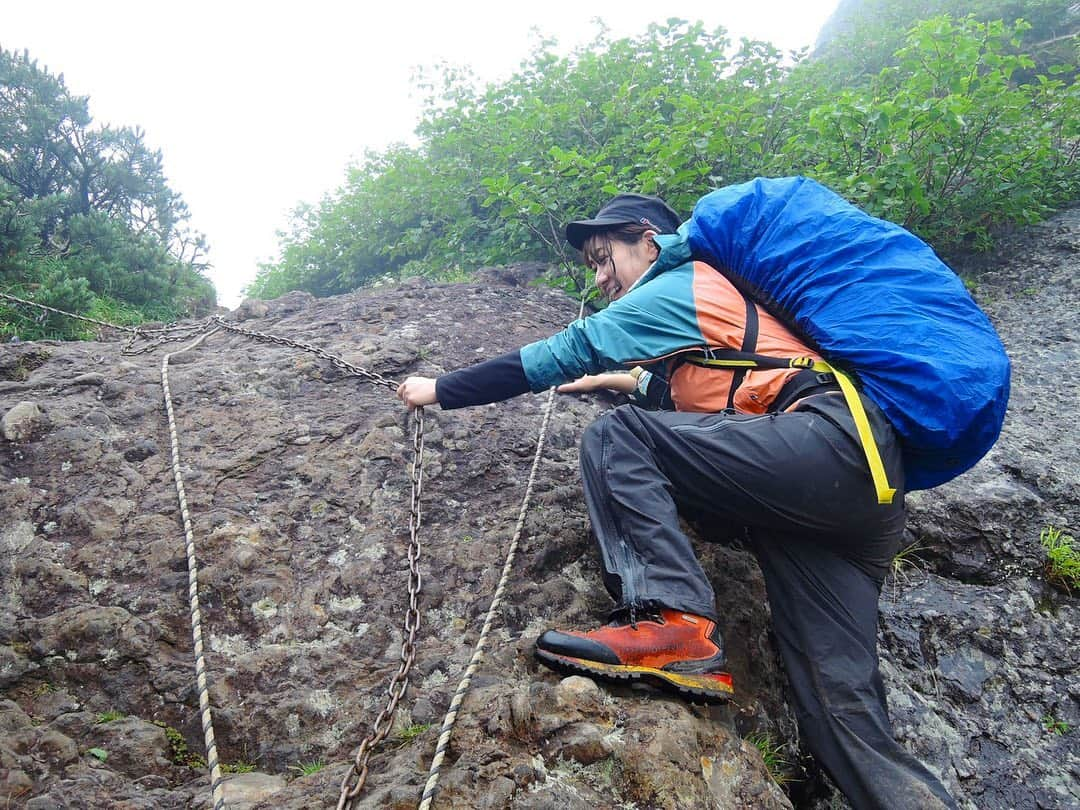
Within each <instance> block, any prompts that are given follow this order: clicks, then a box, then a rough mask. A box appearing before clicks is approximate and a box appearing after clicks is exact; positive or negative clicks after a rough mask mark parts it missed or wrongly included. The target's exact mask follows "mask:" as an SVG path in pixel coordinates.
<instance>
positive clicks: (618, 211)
mask: <svg viewBox="0 0 1080 810" xmlns="http://www.w3.org/2000/svg"><path fill="white" fill-rule="evenodd" d="M681 224H682V220H681V219H679V215H678V214H676V213H675V210H674V209H673V208H672V207H671V206H670V205H668V204H667V203H666V202H664V201H663V200H661V199H660V198H659V197H648V196H646V195H644V194H620V195H619V196H618V197H615V198H614V199H613V200H611V202H609V203H607V205H605V206H604V207H603V208H601V209H600V212H599V213H598V214H597V215H596V217H595V218H594V219H580V220H578V221H577V222H571V223H569V224H568V225H567V226H566V241H567V242H569V243H570V244H571V245H573V246H574V247H575V248H577V249H578V250H581V247H582V245H584V244H585V240H586V239H588V238H589V236H590V235H592V234H593V233H594V232H596V231H603V230H607V229H609V228H611V227H613V226H616V225H648V226H650V227H652V228H653V229H654V230H655V231H656V232H657V233H675V231H677V230H678V229H679V226H680V225H681Z"/></svg>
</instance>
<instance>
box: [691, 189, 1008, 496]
mask: <svg viewBox="0 0 1080 810" xmlns="http://www.w3.org/2000/svg"><path fill="white" fill-rule="evenodd" d="M680 235H681V236H683V237H684V238H685V239H686V240H687V242H688V246H689V249H690V252H691V254H692V255H693V256H694V257H695V258H699V259H702V260H704V261H706V262H708V263H710V264H713V265H714V266H717V267H719V268H723V269H725V270H727V271H730V272H731V273H732V274H733V275H734V276H735V278H736V279H742V280H743V281H744V282H745V283H746V287H744V289H746V288H748V290H747V291H748V292H750V293H751V294H753V295H755V296H756V297H757V298H758V299H759V300H760V301H761V302H762V303H764V304H765V305H766V306H767V307H769V308H770V309H771V310H772V311H773V313H774V314H776V315H778V316H780V317H781V318H784V319H785V320H787V322H788V323H789V324H792V325H794V326H795V327H796V330H797V331H801V332H802V333H803V334H804V335H805V336H807V337H809V338H810V339H811V340H812V341H814V342H815V343H816V344H817V346H818V347H819V348H820V349H821V351H822V353H823V354H824V356H825V358H826V360H828V361H830V362H835V363H837V364H838V365H839V366H840V367H841V368H845V369H851V370H854V371H855V373H856V374H857V376H858V378H859V380H860V381H861V382H862V385H863V389H864V390H865V392H866V393H867V395H868V396H869V397H870V398H871V399H873V400H874V402H876V403H877V404H878V406H879V407H880V408H881V409H882V410H883V411H884V412H885V415H886V416H888V418H889V420H890V421H891V422H892V424H893V426H894V427H895V428H896V430H897V433H898V434H899V435H900V437H901V439H902V441H903V448H904V464H905V473H906V476H905V477H906V486H907V489H908V490H915V489H928V488H930V487H933V486H937V485H938V484H941V483H943V482H945V481H948V480H949V479H951V478H954V477H955V476H957V475H959V474H960V473H962V472H964V470H967V469H969V468H970V467H972V466H973V465H974V464H975V462H977V461H978V460H979V459H980V458H982V457H983V455H985V454H986V452H987V451H988V450H989V449H990V447H991V446H992V445H993V444H994V442H995V441H996V440H997V437H998V434H999V433H1000V432H1001V423H1002V420H1003V419H1004V417H1005V406H1006V404H1007V402H1008V398H1009V359H1008V357H1007V356H1006V354H1005V348H1004V347H1003V346H1002V344H1001V340H1000V339H999V338H998V336H997V333H996V332H995V331H994V328H993V326H991V325H990V321H989V320H988V319H987V317H986V315H984V314H983V312H982V311H981V310H980V309H979V307H978V306H977V305H976V304H975V302H974V301H973V300H972V298H971V296H970V295H969V294H968V292H967V290H966V289H964V285H963V283H962V282H961V281H960V279H959V278H958V277H957V276H956V274H955V273H954V272H953V271H952V270H950V269H949V268H948V267H947V266H945V265H944V264H943V263H942V262H941V260H940V259H938V257H937V256H936V255H935V254H934V251H933V250H931V249H930V247H929V246H928V245H927V244H926V243H925V242H923V241H922V240H920V239H919V238H918V237H916V236H915V235H913V234H911V233H910V232H908V231H906V230H904V229H903V228H901V227H900V226H899V225H895V224H893V223H891V222H885V221H884V220H880V219H876V218H874V217H871V216H870V215H868V214H866V213H865V212H863V211H860V210H859V209H858V208H855V207H854V206H852V205H851V204H850V203H848V202H847V201H846V200H844V199H843V198H841V197H840V196H838V195H837V194H835V193H833V192H832V191H830V190H829V189H827V188H825V187H824V186H822V185H821V184H820V183H817V182H816V181H814V180H810V179H809V178H805V177H788V178H781V179H757V180H753V181H751V182H749V183H742V184H740V185H736V186H728V187H726V188H721V189H719V190H717V191H714V192H712V193H710V194H708V195H707V196H705V197H703V198H702V199H701V200H700V201H699V202H698V204H697V206H696V207H695V208H694V213H693V216H692V218H691V219H690V220H689V221H688V222H686V223H685V224H684V225H683V226H682V229H680Z"/></svg>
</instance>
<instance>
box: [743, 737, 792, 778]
mask: <svg viewBox="0 0 1080 810" xmlns="http://www.w3.org/2000/svg"><path fill="white" fill-rule="evenodd" d="M746 741H747V742H748V743H750V744H751V745H752V746H754V748H756V749H757V750H758V753H760V754H761V761H762V762H764V763H765V770H767V771H768V772H769V778H770V779H772V780H773V781H774V782H776V784H777V785H778V786H779V787H783V786H784V785H786V784H788V783H789V782H794V781H796V780H795V777H794V774H793V769H792V765H791V762H790V761H789V760H788V759H786V758H785V756H784V744H783V743H782V742H777V741H776V740H774V739H773V738H772V736H771V735H770V734H767V733H765V732H763V731H760V732H755V733H754V734H751V735H750V736H748V737H747V738H746Z"/></svg>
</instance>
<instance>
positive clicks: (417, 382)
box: [398, 194, 956, 810]
mask: <svg viewBox="0 0 1080 810" xmlns="http://www.w3.org/2000/svg"><path fill="white" fill-rule="evenodd" d="M679 225H680V219H679V217H678V215H677V214H676V213H675V211H674V210H672V209H671V208H670V207H669V206H668V205H667V204H666V203H665V202H664V201H663V200H660V199H659V198H656V197H647V196H642V195H638V194H620V195H619V196H617V197H615V198H614V199H613V200H611V201H610V202H609V203H608V204H607V205H605V206H604V207H603V208H602V209H601V210H600V212H599V213H598V214H597V215H596V217H595V218H593V219H587V220H581V221H577V222H571V223H570V224H569V225H567V227H566V238H567V240H568V241H569V242H570V244H571V245H572V246H573V247H574V248H576V249H578V250H580V251H581V252H582V255H583V257H584V259H585V263H586V264H587V265H588V267H589V268H590V269H591V270H593V271H594V272H595V273H596V285H597V287H599V288H600V290H601V291H602V292H603V293H604V295H605V296H606V297H607V298H608V299H609V300H610V305H609V306H608V307H607V308H605V309H604V310H602V311H600V312H597V313H596V314H594V315H591V316H590V317H588V318H584V319H581V320H577V321H575V322H573V323H572V324H570V325H569V326H568V327H567V328H566V329H564V330H563V331H561V332H559V333H558V334H555V335H553V336H552V337H550V338H547V339H546V340H541V341H538V342H536V343H532V344H529V345H528V346H525V347H523V348H521V349H520V350H518V351H514V352H511V353H509V354H506V355H503V356H501V357H497V358H495V359H492V360H487V361H485V362H481V363H478V364H476V365H473V366H470V367H468V368H464V369H461V370H459V371H455V372H453V373H450V374H446V375H443V376H441V377H439V378H438V379H431V378H425V377H409V378H408V379H407V380H405V382H404V383H402V384H401V386H400V387H399V389H398V396H399V397H400V398H401V399H402V401H403V402H404V403H405V404H406V405H407V406H408V407H409V408H410V409H411V408H415V407H417V406H426V405H433V404H435V403H438V404H439V405H440V406H441V407H442V408H444V409H451V408H461V407H465V406H469V405H482V404H486V403H490V402H496V401H500V400H504V399H507V398H509V397H513V396H516V395H518V394H523V393H526V392H528V391H533V392H540V391H544V390H546V389H547V388H549V387H550V386H552V385H556V384H560V383H563V384H564V385H562V386H561V387H560V389H559V390H560V391H563V392H581V391H590V390H595V389H597V388H613V389H615V390H620V391H623V392H625V393H628V394H631V398H632V402H633V403H639V404H629V405H624V406H622V407H619V408H615V409H614V410H612V411H609V412H607V413H606V414H604V415H603V416H601V417H600V418H599V419H597V420H596V421H595V422H594V423H593V424H592V425H590V426H589V427H588V428H587V429H586V431H585V433H584V436H583V438H582V442H581V471H582V484H583V487H584V493H585V500H586V504H587V506H588V509H589V515H590V517H591V520H592V527H593V531H594V532H595V535H596V539H597V542H598V543H599V546H600V553H601V558H602V563H603V569H604V570H603V580H604V584H605V586H606V587H607V589H608V591H609V592H610V593H611V595H612V597H613V598H614V600H615V602H616V605H617V607H616V610H615V611H614V613H613V614H612V617H611V620H610V621H609V623H608V624H606V625H604V626H602V627H600V628H597V629H595V630H591V631H588V632H580V631H575V630H549V631H547V632H546V633H544V634H543V635H542V636H540V638H539V639H538V640H537V642H536V655H537V657H538V658H539V660H540V661H541V662H542V663H544V664H545V665H547V666H549V667H552V668H554V669H557V670H560V671H563V672H571V673H579V674H584V675H587V676H590V677H595V678H600V679H609V680H625V679H643V680H646V681H649V682H650V683H653V684H655V685H657V686H659V687H661V688H665V689H667V690H669V691H672V692H675V693H677V694H682V695H684V696H689V697H691V698H699V699H706V700H720V699H724V698H725V697H728V696H730V695H731V694H732V682H731V676H730V675H729V674H728V673H727V672H725V669H724V664H725V659H724V650H723V643H722V640H721V637H720V632H719V629H718V626H717V620H718V616H717V612H716V607H715V600H714V595H713V589H712V586H711V584H710V582H709V579H708V577H706V575H705V573H704V571H703V570H702V568H701V566H700V564H699V563H698V560H697V558H696V556H695V554H694V550H693V548H692V547H691V543H690V540H689V539H688V538H687V536H686V535H685V534H684V533H683V532H682V531H681V530H680V528H679V521H678V518H677V510H678V509H679V508H680V507H684V508H689V509H692V510H693V511H694V512H695V513H696V514H698V515H708V516H709V517H710V518H712V519H715V520H717V521H722V522H723V523H725V524H727V525H731V526H736V527H747V528H748V529H749V531H748V537H749V539H750V543H751V548H752V550H753V551H754V554H755V555H756V557H757V560H758V562H759V563H760V566H761V570H762V572H763V574H764V578H765V584H766V588H767V591H768V597H769V604H770V607H771V610H772V617H773V624H774V630H775V636H776V640H777V644H778V646H779V648H780V653H781V655H782V658H783V662H784V666H785V669H786V671H787V675H788V678H789V680H790V684H791V692H792V697H793V699H794V703H795V710H796V715H797V718H798V722H799V728H800V732H801V734H802V738H803V740H804V741H805V743H806V745H807V747H808V748H809V750H810V751H811V753H812V754H813V755H814V756H815V757H816V759H817V760H818V761H819V763H820V764H821V765H822V767H823V768H824V769H825V770H826V772H827V773H828V774H829V776H830V777H831V778H832V779H833V781H834V782H835V783H836V784H837V786H838V787H839V788H840V790H841V791H843V793H844V795H845V796H846V797H847V798H848V800H849V801H850V802H851V804H852V806H853V807H855V808H890V809H891V810H896V809H897V808H940V807H948V808H954V807H956V804H955V803H954V801H953V800H952V798H951V797H950V796H949V794H948V793H947V792H946V790H945V788H944V787H943V786H942V784H941V783H940V782H939V781H938V780H937V779H936V778H935V777H934V776H933V775H932V774H931V773H930V772H929V771H928V770H927V769H926V768H925V767H924V766H923V765H922V764H921V763H920V762H919V761H918V760H916V759H915V758H914V757H913V756H912V755H911V754H910V753H908V751H906V750H905V749H904V748H903V747H902V746H900V745H899V744H898V743H897V742H896V740H895V739H894V737H893V731H892V725H891V723H890V721H889V717H888V713H887V707H886V702H885V689H884V685H883V683H882V680H881V675H880V673H879V671H878V657H877V608H878V596H879V593H880V590H881V585H882V582H883V580H884V578H885V575H886V572H887V571H888V568H889V564H890V561H891V560H892V558H893V556H894V555H895V554H896V552H897V551H898V550H899V548H900V543H901V538H902V532H903V527H904V506H903V464H902V460H901V456H900V449H899V444H898V441H897V438H896V436H895V434H894V432H893V428H892V426H891V425H890V424H889V422H888V421H887V420H886V418H885V417H884V416H883V415H882V413H881V412H880V410H879V409H878V408H877V406H876V405H875V404H874V403H873V402H872V401H871V400H870V399H868V398H866V397H865V396H864V397H862V402H863V405H864V407H865V410H866V413H867V415H868V417H869V420H870V424H871V426H872V429H873V433H874V437H875V439H876V441H877V446H878V449H879V451H880V454H881V457H882V461H883V462H884V466H885V470H886V472H887V474H888V478H889V481H890V482H891V483H892V484H893V486H896V487H897V493H896V496H895V497H894V498H893V502H892V504H891V505H881V504H879V503H878V501H877V498H876V497H875V490H874V483H873V481H872V480H871V476H870V473H869V471H868V469H867V463H866V457H865V456H864V453H863V450H862V449H861V445H860V442H859V437H858V435H857V432H856V428H855V425H854V420H853V417H852V415H851V412H850V410H849V408H848V407H847V405H846V404H845V401H844V398H843V396H842V394H841V393H840V390H839V387H838V386H837V384H836V383H835V381H833V380H831V379H829V378H827V377H823V376H821V375H818V374H816V373H814V372H811V371H806V370H798V369H792V368H787V369H776V370H762V369H755V370H753V371H750V372H749V373H747V372H746V371H745V370H732V369H730V368H725V369H718V368H715V367H709V366H708V365H707V364H706V363H702V362H701V361H700V360H697V361H695V359H693V358H694V357H700V356H701V355H700V352H701V351H702V350H703V349H706V350H708V349H735V350H742V351H751V352H756V353H758V354H764V355H771V356H776V357H785V358H786V357H802V356H809V357H814V358H815V359H820V358H818V355H817V354H816V353H815V352H814V351H813V350H812V349H811V348H810V347H808V346H807V345H805V344H804V343H803V342H802V341H800V339H799V338H797V337H796V336H795V335H794V334H792V332H791V331H789V330H788V329H787V328H786V327H785V326H784V325H783V324H782V323H781V322H780V321H779V320H777V319H776V318H774V317H773V316H772V315H771V314H770V313H769V312H768V311H767V310H766V309H765V308H763V307H761V306H758V305H756V304H755V303H753V302H752V301H750V300H749V299H748V298H745V297H744V296H743V295H742V294H741V293H740V292H739V291H738V290H737V289H736V288H735V287H734V286H733V285H732V284H731V283H730V282H729V281H728V280H727V279H726V278H725V277H724V275H722V274H721V273H720V272H718V271H717V270H715V269H714V268H713V267H710V266H709V265H707V264H705V263H703V262H697V261H695V262H688V263H686V264H683V265H681V266H678V267H674V268H671V269H664V268H662V267H660V266H657V267H655V268H654V267H653V262H654V261H655V260H656V258H657V257H658V255H659V250H660V249H659V247H658V245H657V244H656V242H654V240H653V237H655V236H657V235H658V234H667V233H674V232H675V231H676V230H677V229H678V227H679ZM688 353H694V354H688ZM687 357H690V358H691V359H687ZM642 367H647V368H648V370H643V368H642ZM622 369H632V371H631V372H630V373H625V372H623V373H615V374H610V373H607V374H605V373H602V372H607V371H611V370H622ZM575 380H576V382H569V384H566V383H568V381H575ZM657 408H660V409H659V410H657ZM671 408H673V410H670V409H671Z"/></svg>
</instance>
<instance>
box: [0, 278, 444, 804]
mask: <svg viewBox="0 0 1080 810" xmlns="http://www.w3.org/2000/svg"><path fill="white" fill-rule="evenodd" d="M0 298H5V299H8V300H10V301H14V302H16V303H18V304H23V305H25V306H30V307H36V308H38V309H41V310H46V311H48V312H53V313H56V314H58V315H64V316H66V317H69V318H74V319H76V320H81V321H86V322H88V323H93V324H96V325H98V326H102V327H105V328H109V329H117V330H119V331H122V332H129V333H131V337H130V338H129V340H128V341H127V343H125V344H124V347H123V349H122V350H121V351H122V353H123V354H125V355H139V354H145V353H146V352H149V351H151V350H153V349H155V348H157V347H158V346H161V345H162V344H164V343H172V342H177V341H182V340H188V339H190V338H194V337H197V336H200V340H201V339H202V337H205V336H208V334H209V333H211V332H213V331H216V330H218V329H222V330H224V331H227V332H232V333H234V334H237V335H242V336H244V337H247V338H250V339H252V340H255V341H257V342H261V343H272V344H275V345H278V346H285V347H287V348H292V349H299V350H300V351H305V352H309V353H311V354H314V355H316V356H318V357H320V358H322V359H323V360H326V361H327V362H329V363H330V364H331V365H333V366H334V367H336V368H338V369H340V370H341V371H344V372H345V373H347V374H350V375H353V376H357V377H361V378H363V379H365V380H367V381H368V382H371V383H374V384H376V385H382V386H384V387H387V388H390V389H391V390H396V389H397V387H398V383H397V382H395V381H394V380H391V379H389V378H387V377H384V376H383V375H381V374H379V373H378V372H374V371H369V370H368V369H365V368H362V367H360V366H355V365H353V364H352V363H349V362H348V361H346V360H344V359H342V358H340V357H337V356H336V355H332V354H330V353H329V352H327V351H325V350H324V349H320V348H318V347H317V346H312V345H309V344H306V343H300V342H299V341H295V340H291V339H289V338H283V337H280V336H277V335H271V334H268V333H265V332H256V331H254V330H251V329H244V328H242V327H239V326H235V325H233V324H230V323H228V322H226V321H225V320H224V319H223V318H221V317H220V316H216V315H215V316H211V317H209V318H206V319H205V320H202V321H199V322H198V323H195V324H192V325H189V326H178V325H176V324H171V325H169V326H165V327H163V328H160V329H138V328H135V327H130V326H118V325H117V324H112V323H107V322H105V321H99V320H96V319H94V318H88V317H84V316H82V315H75V314H73V313H71V312H64V311H63V310H59V309H55V308H53V307H49V306H46V305H45V304H38V303H36V302H34V301H26V300H24V299H22V298H18V297H16V296H14V295H9V294H7V293H0ZM139 340H146V341H147V343H146V344H145V345H140V346H137V345H136V344H137V342H138V341H139ZM194 345H195V344H192V346H189V347H188V348H194ZM185 351H186V349H185ZM167 362H168V358H167V357H166V367H167ZM163 374H164V372H163ZM163 379H164V380H165V382H164V390H165V396H166V403H167V405H168V403H169V395H168V382H167V379H168V378H167V374H165V375H164V376H163ZM169 416H170V420H171V409H170V413H169ZM413 418H414V424H415V429H414V432H413V459H412V467H411V469H410V476H409V477H410V480H411V488H412V494H411V499H410V504H409V547H408V560H409V584H408V590H409V606H408V608H407V609H406V611H405V620H404V624H403V632H402V641H401V652H400V656H399V658H400V664H399V666H398V671H397V672H396V673H395V674H394V675H393V677H392V678H391V679H390V683H389V685H388V686H387V689H386V694H387V702H386V705H385V706H384V707H383V709H382V711H380V712H379V714H378V716H377V717H376V718H375V721H374V722H373V723H372V724H371V730H370V731H369V732H368V735H367V736H366V737H365V738H364V739H363V740H362V741H361V743H360V747H359V748H358V749H357V751H356V756H355V758H354V760H353V764H352V766H351V767H350V768H349V770H348V771H347V772H346V774H345V777H344V779H343V780H342V782H341V794H340V796H339V798H338V804H337V807H338V810H349V808H351V807H352V802H353V799H355V798H356V797H357V796H358V795H359V794H360V791H361V790H363V788H364V784H365V782H366V781H367V776H368V771H369V763H368V760H369V759H370V757H371V753H372V751H373V750H374V748H375V747H376V746H378V744H379V743H381V742H382V741H383V740H384V739H386V735H387V734H389V733H390V728H391V727H392V724H393V720H394V713H395V712H396V710H397V706H398V703H399V702H400V701H401V699H402V697H404V695H405V690H406V689H407V688H408V686H409V673H410V671H411V670H412V665H413V661H414V660H415V658H416V633H417V631H418V630H419V629H420V591H421V587H422V584H423V583H422V578H421V575H420V538H419V531H420V517H421V514H420V502H421V497H422V495H423V475H424V409H423V408H416V409H415V410H414V411H413ZM171 431H172V433H173V436H174V438H175V427H171ZM176 466H178V465H175V464H174V467H176ZM176 474H177V476H179V470H176ZM178 490H179V491H180V492H181V493H182V492H183V484H182V481H180V482H179V483H178ZM181 504H182V507H181V509H182V511H183V512H184V519H185V521H186V520H187V516H186V505H185V504H184V498H183V495H182V494H181ZM186 528H187V529H188V546H189V549H188V555H189V561H190V557H191V556H192V555H193V553H194V539H193V538H192V537H191V534H190V527H188V526H186ZM192 588H197V585H195V584H192ZM196 594H197V591H196ZM194 598H195V599H197V595H196V596H195V597H194ZM194 604H195V605H196V607H195V608H193V613H196V614H197V612H198V610H197V604H198V603H197V601H196V602H194ZM198 636H199V634H198V633H196V637H198ZM196 646H197V647H198V646H200V645H199V644H196ZM197 652H198V653H200V654H201V650H198V651H197ZM200 675H201V676H202V677H205V671H204V670H200ZM203 692H204V693H206V692H208V690H207V689H205V688H204V689H203ZM202 709H203V713H204V720H203V724H204V727H205V726H206V725H207V724H208V723H209V722H210V720H209V711H210V707H209V703H208V702H206V705H204V706H203V707H202ZM213 781H214V791H213V793H214V795H213V799H212V801H213V804H214V807H215V808H223V807H224V795H223V794H222V793H221V791H220V779H215V780H213Z"/></svg>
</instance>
